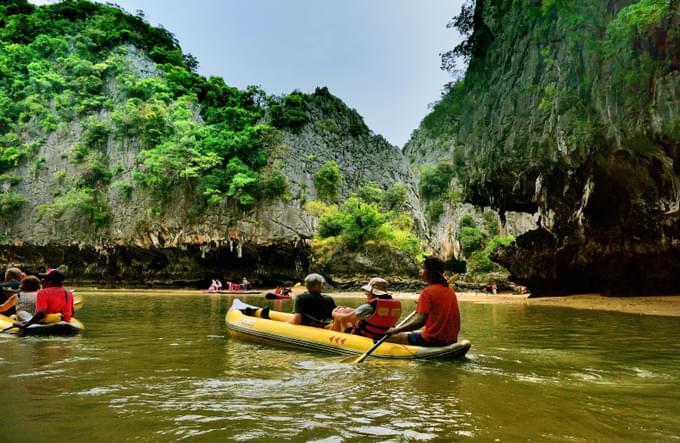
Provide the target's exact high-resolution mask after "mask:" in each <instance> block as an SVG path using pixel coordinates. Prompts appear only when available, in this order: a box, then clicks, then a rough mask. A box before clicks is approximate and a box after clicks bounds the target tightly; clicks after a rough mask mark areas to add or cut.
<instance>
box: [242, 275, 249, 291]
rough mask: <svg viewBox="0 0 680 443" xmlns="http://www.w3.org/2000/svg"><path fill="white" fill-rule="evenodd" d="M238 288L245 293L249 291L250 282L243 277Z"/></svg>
mask: <svg viewBox="0 0 680 443" xmlns="http://www.w3.org/2000/svg"><path fill="white" fill-rule="evenodd" d="M240 287H241V289H242V290H244V291H247V290H249V289H250V282H249V281H248V280H247V279H246V278H245V277H243V280H241V285H240Z"/></svg>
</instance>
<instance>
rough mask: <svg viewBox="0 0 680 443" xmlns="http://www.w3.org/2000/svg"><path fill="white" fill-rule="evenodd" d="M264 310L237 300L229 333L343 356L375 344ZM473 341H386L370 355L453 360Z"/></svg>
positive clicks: (229, 318) (230, 314) (228, 317)
mask: <svg viewBox="0 0 680 443" xmlns="http://www.w3.org/2000/svg"><path fill="white" fill-rule="evenodd" d="M262 311H263V309H262V308H259V307H257V306H250V305H247V304H245V303H243V302H241V301H240V300H238V299H236V300H234V302H233V303H232V305H231V308H229V311H228V312H227V315H226V318H225V320H226V323H227V328H228V329H229V333H230V334H231V335H233V336H235V337H238V338H242V339H244V340H250V341H255V342H259V343H268V344H275V345H279V346H288V347H291V346H292V347H297V348H303V349H312V350H317V351H326V352H332V353H336V354H344V355H359V354H363V353H364V352H366V351H368V349H369V348H370V347H371V346H373V343H374V342H373V340H372V339H370V338H367V337H362V336H360V335H352V334H345V333H342V332H335V331H329V330H328V329H322V328H314V327H311V326H301V325H292V324H289V323H286V321H288V319H290V318H291V317H292V316H293V315H292V314H287V313H284V312H277V311H269V312H268V314H266V313H265V316H266V317H268V318H262V317H261V316H262V313H263V312H262ZM470 346H471V344H470V342H469V341H468V340H462V341H459V342H456V343H453V344H450V345H448V346H442V347H421V346H407V345H400V344H396V343H387V342H385V343H383V344H381V345H380V346H378V348H377V349H376V350H375V351H374V352H373V353H372V354H371V356H373V357H382V358H400V359H435V358H436V359H452V358H460V357H463V356H464V355H465V354H466V353H467V351H468V350H469V349H470Z"/></svg>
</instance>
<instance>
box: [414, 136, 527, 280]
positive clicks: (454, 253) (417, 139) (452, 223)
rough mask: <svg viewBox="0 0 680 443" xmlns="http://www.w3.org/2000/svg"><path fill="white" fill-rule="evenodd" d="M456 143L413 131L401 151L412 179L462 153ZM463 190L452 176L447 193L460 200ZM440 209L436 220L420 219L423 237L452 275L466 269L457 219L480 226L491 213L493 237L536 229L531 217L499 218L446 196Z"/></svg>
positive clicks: (509, 215) (507, 214)
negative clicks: (467, 218) (465, 218)
mask: <svg viewBox="0 0 680 443" xmlns="http://www.w3.org/2000/svg"><path fill="white" fill-rule="evenodd" d="M455 140H456V139H455V136H448V137H447V136H443V135H438V134H432V132H430V131H427V129H424V128H422V127H421V128H419V129H418V130H416V131H414V133H413V135H412V136H411V139H410V140H409V141H408V143H407V144H406V145H405V146H404V150H403V152H404V157H406V159H407V161H408V164H409V167H410V169H411V173H412V174H413V177H414V180H416V181H417V180H418V179H419V177H420V170H421V168H422V167H423V166H434V165H436V164H439V163H442V162H444V163H449V164H450V163H452V160H453V158H454V154H455V153H456V152H460V151H462V150H463V147H462V146H459V145H457V143H456V141H455ZM463 190H464V189H463V185H462V184H461V183H460V181H459V180H458V179H457V178H456V177H454V178H453V179H452V181H451V183H449V193H450V194H451V193H453V194H460V195H461V197H462V194H463ZM421 207H422V204H421ZM443 209H444V211H443V213H442V214H441V216H439V217H438V218H437V219H436V220H427V219H426V217H425V216H423V218H424V219H425V226H426V229H425V230H424V237H425V238H426V239H427V241H428V243H429V247H430V250H431V251H432V253H433V254H435V255H437V256H439V257H442V258H443V259H444V260H445V261H447V262H448V263H449V267H450V268H451V270H452V271H455V272H463V271H464V270H465V264H464V262H465V259H466V258H467V257H465V256H464V254H463V253H462V250H461V243H460V240H459V233H460V228H461V227H460V220H461V219H462V218H463V216H466V215H468V216H472V217H473V219H474V221H475V224H476V225H477V226H482V225H483V224H484V223H485V220H484V217H483V214H484V213H485V212H486V213H488V214H490V213H492V212H493V216H492V218H493V220H495V222H496V223H497V224H498V227H499V229H498V232H497V233H495V234H493V235H502V236H508V235H511V236H518V235H520V234H523V233H525V232H527V231H529V230H532V229H535V228H536V227H537V226H536V222H535V220H534V216H533V215H532V214H527V213H522V212H513V211H507V212H505V213H503V217H501V216H500V215H499V214H498V213H497V212H494V211H493V210H492V208H491V207H486V208H485V207H479V206H475V205H473V204H471V203H467V202H464V201H462V200H461V201H458V200H455V199H451V198H449V197H445V198H444V207H443ZM421 211H422V209H421ZM487 216H488V215H487Z"/></svg>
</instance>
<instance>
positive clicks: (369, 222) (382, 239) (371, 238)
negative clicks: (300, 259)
mask: <svg viewBox="0 0 680 443" xmlns="http://www.w3.org/2000/svg"><path fill="white" fill-rule="evenodd" d="M306 209H307V211H308V212H310V213H311V214H314V215H317V216H319V225H318V234H317V237H316V238H315V240H314V244H313V246H314V248H315V249H316V250H317V251H318V252H319V253H320V255H322V256H324V258H325V259H326V260H328V259H330V258H331V256H332V255H333V254H338V253H344V252H358V251H359V250H361V248H362V247H364V246H366V245H370V244H376V245H381V246H384V247H388V248H391V249H395V250H398V251H402V252H405V253H407V254H409V255H411V256H412V257H416V256H419V255H420V254H422V244H421V241H420V239H418V238H417V237H416V236H415V235H414V234H413V220H412V219H411V218H410V217H409V216H407V215H395V214H394V213H393V212H391V211H389V212H385V211H384V210H383V209H381V208H380V206H378V204H376V203H367V202H365V201H363V200H362V199H361V198H359V197H356V196H354V197H350V198H348V199H347V200H346V201H345V202H344V203H343V204H342V205H340V207H338V206H336V205H330V206H329V205H326V204H324V203H321V202H310V203H308V204H307V207H306Z"/></svg>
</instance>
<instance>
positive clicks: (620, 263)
mask: <svg viewBox="0 0 680 443" xmlns="http://www.w3.org/2000/svg"><path fill="white" fill-rule="evenodd" d="M678 11H679V5H678V2H677V1H654V0H640V1H631V0H626V1H616V2H614V1H609V2H599V1H586V2H533V1H521V2H510V1H505V0H489V1H481V0H478V1H477V2H476V6H475V11H474V12H475V13H474V20H475V23H474V33H473V36H472V42H473V46H472V50H471V59H470V64H469V69H468V72H467V73H466V76H465V79H464V80H463V81H461V82H460V83H458V84H457V85H455V86H454V87H452V88H451V89H450V90H449V92H448V94H447V95H445V96H444V97H443V98H442V102H441V103H442V104H443V105H442V106H441V107H440V109H439V110H437V109H436V108H435V113H439V115H438V116H437V117H438V120H437V122H442V121H446V120H447V119H448V125H449V127H448V130H449V132H448V133H447V134H445V138H448V139H452V140H455V144H456V145H457V146H460V147H461V149H460V151H459V152H458V153H457V154H454V155H453V157H454V158H453V163H454V167H455V168H456V169H457V172H458V177H459V179H460V180H461V183H462V184H463V186H464V187H465V191H466V192H465V193H466V195H467V198H468V201H470V202H472V203H474V204H476V205H480V206H485V205H491V206H493V207H495V208H497V209H498V210H499V211H501V213H503V212H506V211H520V212H527V213H536V214H537V217H538V224H539V227H538V228H537V229H535V230H532V231H530V232H528V233H526V234H524V235H522V236H520V237H518V239H517V242H516V244H515V245H514V246H512V247H509V248H506V249H504V250H502V251H500V252H499V253H498V254H497V256H496V260H497V261H498V262H499V263H501V264H503V265H504V266H506V267H507V268H508V269H509V270H510V272H511V273H512V276H513V279H514V280H515V281H516V282H518V283H522V284H525V285H528V286H529V288H530V289H531V291H532V293H533V294H534V295H550V294H563V293H574V292H593V291H599V292H603V293H606V294H614V295H625V294H640V295H644V294H652V293H679V292H680V280H678V279H677V277H676V276H677V275H678V273H679V272H680V260H678V259H679V258H680V241H678V238H679V233H680V223H679V217H680V212H679V210H680V186H679V184H680V177H679V175H680V59H679V57H680V39H679V38H678V35H677V33H676V32H674V30H677V29H678V27H679V26H680V19H679V18H678V17H680V15H679V13H678ZM435 129H440V128H437V127H433V125H430V127H429V128H425V132H427V131H429V132H430V133H431V134H434V135H433V136H439V134H440V133H441V131H439V133H437V131H435Z"/></svg>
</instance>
